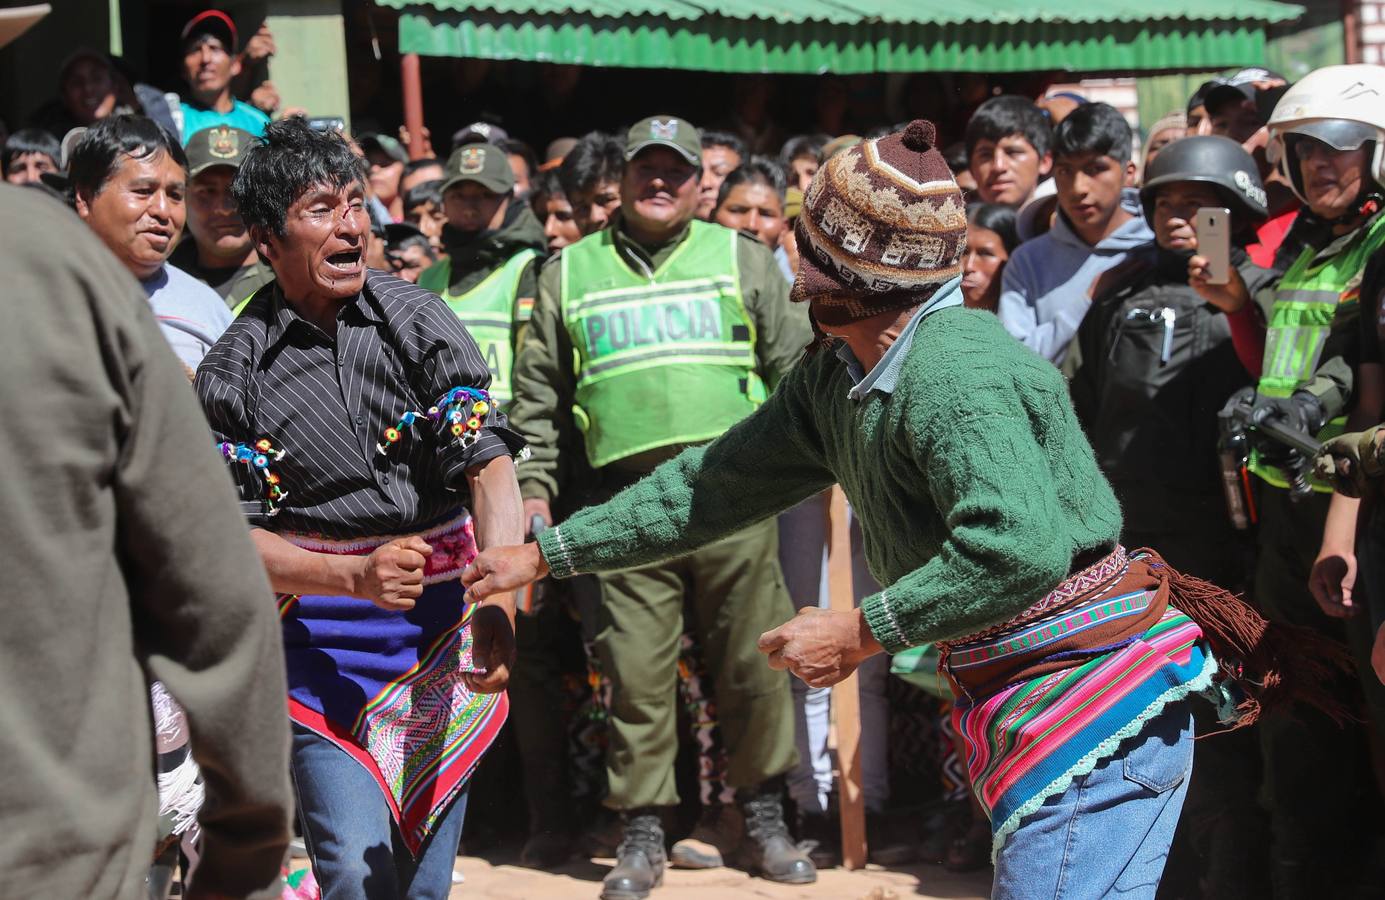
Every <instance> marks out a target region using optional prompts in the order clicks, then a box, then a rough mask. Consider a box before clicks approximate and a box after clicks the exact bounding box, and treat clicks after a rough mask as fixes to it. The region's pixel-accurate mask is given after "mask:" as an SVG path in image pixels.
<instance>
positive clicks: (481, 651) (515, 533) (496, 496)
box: [464, 456, 524, 694]
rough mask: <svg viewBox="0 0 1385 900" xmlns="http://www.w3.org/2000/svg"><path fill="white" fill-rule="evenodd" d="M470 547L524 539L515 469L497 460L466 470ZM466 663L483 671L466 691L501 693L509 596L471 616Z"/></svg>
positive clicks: (506, 671)
mask: <svg viewBox="0 0 1385 900" xmlns="http://www.w3.org/2000/svg"><path fill="white" fill-rule="evenodd" d="M467 482H468V484H469V485H470V488H471V517H472V521H473V522H475V523H476V546H477V548H478V549H480V550H482V551H484V550H486V549H488V548H491V547H504V546H512V545H515V544H518V543H519V542H520V541H522V540H524V514H523V512H522V511H521V510H522V504H521V502H520V499H519V484H518V483H516V482H515V464H514V462H513V461H512V460H511V459H510V457H508V456H498V457H495V458H494V459H491V460H488V461H487V462H485V463H483V464H482V465H480V466H477V467H475V468H474V469H470V470H468V471H467ZM471 637H472V659H473V661H474V662H475V664H476V665H477V667H478V668H480V669H481V670H483V671H479V672H468V673H466V675H465V676H464V679H465V681H466V684H467V687H468V688H470V689H471V690H473V691H477V692H480V693H483V694H493V693H496V692H497V691H503V690H504V689H505V686H506V685H507V684H508V683H509V681H510V667H511V666H513V665H514V662H515V596H514V594H513V593H509V592H499V593H495V594H492V595H491V596H489V597H487V598H485V599H484V600H483V601H482V602H481V605H480V606H479V607H478V608H477V609H476V611H475V612H474V613H472V619H471Z"/></svg>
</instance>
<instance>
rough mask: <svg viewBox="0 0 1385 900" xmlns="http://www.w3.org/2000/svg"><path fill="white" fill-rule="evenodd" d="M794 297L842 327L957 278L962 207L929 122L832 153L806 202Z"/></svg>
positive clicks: (963, 235)
mask: <svg viewBox="0 0 1385 900" xmlns="http://www.w3.org/2000/svg"><path fill="white" fill-rule="evenodd" d="M794 233H795V235H796V237H797V238H798V248H799V254H800V258H801V262H800V264H799V269H798V276H797V278H795V279H794V284H793V291H792V294H791V297H792V299H793V300H795V301H797V302H803V301H811V303H812V316H813V319H814V320H815V321H816V322H817V323H821V324H826V325H844V324H846V323H848V322H854V321H856V320H859V319H865V318H869V317H870V316H873V315H876V314H878V313H881V312H885V311H887V310H891V309H902V308H904V307H908V306H916V305H918V304H920V303H923V302H924V301H926V300H928V298H930V297H931V296H933V294H934V293H935V292H936V291H937V290H938V288H939V287H941V286H942V285H943V284H944V283H946V282H947V281H949V280H951V279H953V278H956V277H957V276H959V275H960V274H961V272H962V252H963V250H964V248H965V247H966V241H967V208H966V203H965V202H964V201H963V199H962V192H961V191H960V190H959V189H958V187H957V182H956V181H954V180H953V178H952V171H951V169H949V168H948V165H947V160H945V159H944V158H943V155H942V153H941V152H939V150H938V148H937V130H936V129H935V128H934V127H933V123H932V122H926V121H924V120H922V119H916V120H915V121H913V122H911V123H910V124H909V127H908V128H906V129H904V131H902V132H897V133H895V134H890V135H886V136H885V137H882V138H878V139H876V140H871V141H864V142H862V143H860V144H857V145H856V146H855V147H852V148H850V149H848V150H843V151H841V152H840V153H838V154H837V155H836V156H833V157H832V158H831V159H830V160H828V161H827V163H826V164H825V165H824V166H823V167H822V169H821V170H820V171H819V172H818V173H817V175H816V176H814V178H813V182H812V184H811V185H809V186H808V192H807V193H806V194H805V195H804V197H803V211H802V213H800V214H799V217H798V222H797V224H796V226H795V231H794Z"/></svg>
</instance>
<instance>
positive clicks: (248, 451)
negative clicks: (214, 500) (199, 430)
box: [220, 438, 289, 516]
mask: <svg viewBox="0 0 1385 900" xmlns="http://www.w3.org/2000/svg"><path fill="white" fill-rule="evenodd" d="M220 448H221V455H222V456H224V457H226V458H227V459H229V460H231V461H232V462H238V463H244V464H245V465H247V466H249V467H250V470H251V471H252V472H258V473H259V474H260V477H261V478H263V479H264V482H265V497H264V504H265V514H266V515H270V516H274V515H278V514H279V504H280V503H282V502H284V499H285V498H286V497H288V495H289V492H288V491H286V490H284V487H283V485H281V484H280V483H279V476H278V475H276V474H274V473H273V472H271V471H270V470H269V464H270V463H271V462H278V461H279V460H281V459H283V458H284V457H285V456H286V455H287V454H288V451H287V450H275V449H274V443H273V442H272V441H271V440H270V439H269V438H260V439H259V440H258V441H256V442H255V446H254V447H247V446H246V445H245V444H233V443H231V442H230V441H222V442H221V444H220Z"/></svg>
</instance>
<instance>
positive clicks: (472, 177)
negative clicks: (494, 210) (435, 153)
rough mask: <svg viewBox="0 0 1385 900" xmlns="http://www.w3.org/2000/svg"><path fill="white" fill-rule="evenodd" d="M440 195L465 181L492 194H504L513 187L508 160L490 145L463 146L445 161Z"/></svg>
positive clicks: (512, 175) (502, 151)
mask: <svg viewBox="0 0 1385 900" xmlns="http://www.w3.org/2000/svg"><path fill="white" fill-rule="evenodd" d="M442 178H443V181H442V191H443V193H444V194H445V193H447V191H448V189H450V188H452V187H455V186H456V185H459V184H461V183H463V182H466V181H474V182H476V183H477V184H479V185H481V187H483V188H485V189H486V190H488V191H492V192H494V193H496V194H508V193H509V192H510V191H511V190H513V189H514V186H515V171H514V169H511V168H510V160H509V157H508V156H507V155H506V154H505V151H504V150H501V149H500V148H499V147H497V146H495V145H494V144H466V145H465V146H462V147H458V148H457V149H456V150H455V151H454V152H453V154H452V155H451V156H449V157H448V158H447V167H446V169H445V170H444V172H443V176H442Z"/></svg>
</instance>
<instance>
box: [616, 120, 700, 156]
mask: <svg viewBox="0 0 1385 900" xmlns="http://www.w3.org/2000/svg"><path fill="white" fill-rule="evenodd" d="M649 147H667V148H669V149H670V150H673V151H674V152H676V153H677V154H679V155H680V156H682V157H683V158H684V159H686V160H687V161H688V162H689V163H691V164H693V165H694V166H700V165H702V132H700V131H698V130H697V129H696V128H694V127H693V125H692V123H691V122H687V121H685V120H683V119H679V118H677V117H676V116H650V117H649V118H647V119H641V120H640V121H638V122H636V123H635V124H634V125H633V126H631V128H630V132H629V134H627V135H626V136H625V158H626V160H632V159H634V158H635V157H636V156H637V155H638V154H639V153H640V151H642V150H644V149H646V148H649Z"/></svg>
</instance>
